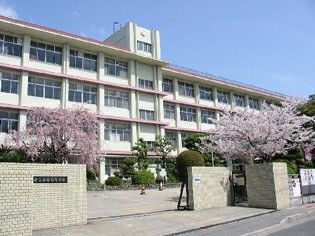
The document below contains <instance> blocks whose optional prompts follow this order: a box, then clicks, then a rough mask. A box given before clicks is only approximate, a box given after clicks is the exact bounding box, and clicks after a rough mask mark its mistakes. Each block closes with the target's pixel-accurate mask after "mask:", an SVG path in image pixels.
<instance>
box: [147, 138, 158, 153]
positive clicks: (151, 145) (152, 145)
mask: <svg viewBox="0 0 315 236" xmlns="http://www.w3.org/2000/svg"><path fill="white" fill-rule="evenodd" d="M146 143H147V145H148V151H149V152H155V151H156V149H155V141H146Z"/></svg>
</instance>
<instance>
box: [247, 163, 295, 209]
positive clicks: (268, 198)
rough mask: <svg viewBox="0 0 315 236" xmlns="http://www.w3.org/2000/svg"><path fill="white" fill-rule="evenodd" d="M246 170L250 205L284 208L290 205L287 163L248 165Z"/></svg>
mask: <svg viewBox="0 0 315 236" xmlns="http://www.w3.org/2000/svg"><path fill="white" fill-rule="evenodd" d="M245 172H246V188H247V196H248V206H249V207H260V208H270V209H284V208H287V207H289V206H290V198H289V186H288V171H287V165H286V164H285V163H265V164H255V165H246V166H245Z"/></svg>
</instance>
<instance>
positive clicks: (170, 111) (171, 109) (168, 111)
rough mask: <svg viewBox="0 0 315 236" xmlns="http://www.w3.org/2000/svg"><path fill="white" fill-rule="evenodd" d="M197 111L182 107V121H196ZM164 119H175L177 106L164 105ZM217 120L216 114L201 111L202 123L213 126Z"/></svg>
mask: <svg viewBox="0 0 315 236" xmlns="http://www.w3.org/2000/svg"><path fill="white" fill-rule="evenodd" d="M196 114H197V113H196V109H195V108H191V107H185V106H182V107H180V119H181V120H182V121H196ZM164 118H165V119H175V106H174V105H171V104H164ZM213 119H216V116H215V112H214V111H209V110H205V109H201V123H206V124H212V123H213V122H212V120H213Z"/></svg>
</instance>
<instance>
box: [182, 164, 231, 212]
mask: <svg viewBox="0 0 315 236" xmlns="http://www.w3.org/2000/svg"><path fill="white" fill-rule="evenodd" d="M187 173H188V189H189V192H188V196H189V198H188V206H189V209H192V210H201V209H206V208H212V207H225V206H228V205H231V204H232V198H231V196H232V195H231V194H232V193H231V184H230V180H229V176H230V170H229V169H228V168H225V167H188V168H187Z"/></svg>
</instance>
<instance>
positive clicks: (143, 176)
mask: <svg viewBox="0 0 315 236" xmlns="http://www.w3.org/2000/svg"><path fill="white" fill-rule="evenodd" d="M154 183H155V178H154V174H153V173H152V172H151V171H148V170H138V171H136V172H135V173H134V175H133V176H132V184H154Z"/></svg>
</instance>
